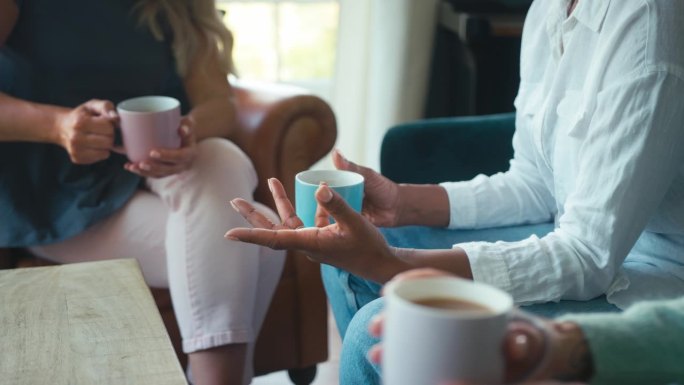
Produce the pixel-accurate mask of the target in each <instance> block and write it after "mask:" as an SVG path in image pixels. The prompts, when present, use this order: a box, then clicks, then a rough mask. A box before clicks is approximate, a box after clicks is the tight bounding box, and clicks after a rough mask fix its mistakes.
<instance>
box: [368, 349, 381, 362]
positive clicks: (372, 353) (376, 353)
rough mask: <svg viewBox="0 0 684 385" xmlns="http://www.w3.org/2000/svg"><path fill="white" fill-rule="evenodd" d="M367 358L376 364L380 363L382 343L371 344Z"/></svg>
mask: <svg viewBox="0 0 684 385" xmlns="http://www.w3.org/2000/svg"><path fill="white" fill-rule="evenodd" d="M368 360H369V361H370V362H372V363H374V364H376V365H380V364H381V363H382V344H376V345H373V347H371V348H370V350H368Z"/></svg>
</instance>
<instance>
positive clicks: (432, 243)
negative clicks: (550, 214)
mask: <svg viewBox="0 0 684 385" xmlns="http://www.w3.org/2000/svg"><path fill="white" fill-rule="evenodd" d="M380 231H381V232H382V234H383V235H384V236H385V239H386V240H387V242H388V243H389V244H390V245H392V246H395V247H410V248H414V249H450V248H452V247H453V245H454V244H456V243H462V242H473V241H482V242H496V241H506V242H513V241H519V240H522V239H525V238H527V237H529V236H530V235H533V234H534V235H537V236H544V235H546V234H548V233H549V232H551V231H553V224H552V223H541V224H534V225H520V226H507V227H494V228H487V229H477V230H453V229H444V228H433V227H425V226H405V227H391V228H390V227H387V228H382V229H380Z"/></svg>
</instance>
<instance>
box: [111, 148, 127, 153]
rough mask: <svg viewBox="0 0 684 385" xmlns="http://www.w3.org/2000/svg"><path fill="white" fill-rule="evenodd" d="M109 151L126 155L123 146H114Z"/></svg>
mask: <svg viewBox="0 0 684 385" xmlns="http://www.w3.org/2000/svg"><path fill="white" fill-rule="evenodd" d="M111 151H112V152H115V153H117V154H121V155H126V149H125V148H124V147H123V146H114V147H112V148H111Z"/></svg>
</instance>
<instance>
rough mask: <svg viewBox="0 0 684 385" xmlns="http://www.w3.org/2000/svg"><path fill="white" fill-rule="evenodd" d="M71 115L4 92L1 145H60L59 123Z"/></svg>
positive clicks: (0, 110) (0, 115) (0, 103)
mask: <svg viewBox="0 0 684 385" xmlns="http://www.w3.org/2000/svg"><path fill="white" fill-rule="evenodd" d="M68 111H69V110H68V109H66V108H62V107H56V106H49V105H45V104H38V103H32V102H28V101H25V100H21V99H17V98H14V97H11V96H9V95H7V94H4V93H1V92H0V141H1V142H41V143H53V144H58V143H59V133H58V128H57V127H58V122H59V120H60V117H61V116H62V115H66V114H67V113H68Z"/></svg>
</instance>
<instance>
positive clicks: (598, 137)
mask: <svg viewBox="0 0 684 385" xmlns="http://www.w3.org/2000/svg"><path fill="white" fill-rule="evenodd" d="M568 5H569V0H536V1H535V2H534V3H533V4H532V6H531V8H530V10H529V13H528V15H527V19H526V22H525V28H524V32H523V42H522V51H521V85H520V89H519V93H518V96H517V98H516V101H515V106H516V109H517V117H516V132H515V134H514V137H513V147H514V154H515V155H514V157H513V159H512V160H511V162H510V169H509V170H508V171H507V172H505V173H499V174H496V175H493V176H491V177H486V176H483V175H480V176H478V177H476V178H475V179H473V180H471V181H468V182H451V183H443V184H442V186H443V187H444V188H445V189H446V190H447V192H448V195H449V203H450V209H451V220H450V225H449V227H450V228H454V229H472V228H484V227H496V226H508V225H516V224H526V223H541V222H546V221H551V220H553V221H554V222H555V229H554V231H553V232H551V233H549V234H548V235H546V236H544V237H542V238H538V237H536V236H532V237H530V238H528V239H525V240H522V241H519V242H496V243H485V242H471V243H462V244H457V245H454V247H461V248H463V249H464V250H465V251H466V253H467V255H468V258H469V260H470V265H471V268H472V272H473V277H474V279H475V280H477V281H482V282H487V283H490V284H492V285H495V286H498V287H500V288H502V289H504V290H506V291H508V292H510V293H511V294H512V295H513V297H514V298H515V300H516V302H517V303H519V304H529V303H537V302H546V301H558V300H560V299H573V300H588V299H591V298H594V297H596V296H599V295H601V294H604V293H605V294H607V298H608V301H609V302H611V303H614V304H615V305H617V306H618V307H621V308H624V307H627V306H629V305H630V304H632V303H634V302H636V301H638V300H642V299H652V298H664V297H675V296H681V295H684V146H683V144H684V1H682V0H619V1H617V0H612V1H611V0H581V1H580V2H579V4H578V5H577V8H576V9H575V10H574V11H573V13H572V15H571V16H569V17H568V15H567V9H568Z"/></svg>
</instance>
